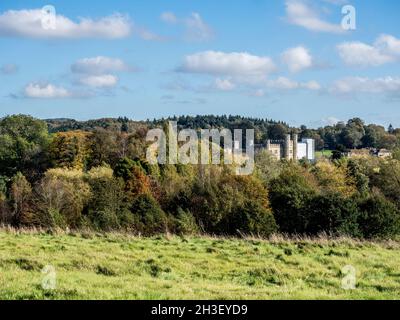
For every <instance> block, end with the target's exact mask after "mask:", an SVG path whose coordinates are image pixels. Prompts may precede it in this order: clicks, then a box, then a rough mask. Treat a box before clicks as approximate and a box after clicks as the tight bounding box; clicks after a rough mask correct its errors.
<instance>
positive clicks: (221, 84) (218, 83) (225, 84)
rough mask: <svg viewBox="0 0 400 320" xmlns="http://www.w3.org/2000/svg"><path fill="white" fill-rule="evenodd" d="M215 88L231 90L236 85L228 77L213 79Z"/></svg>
mask: <svg viewBox="0 0 400 320" xmlns="http://www.w3.org/2000/svg"><path fill="white" fill-rule="evenodd" d="M215 88H216V89H218V90H221V91H232V90H233V89H235V88H236V85H235V84H234V83H233V82H232V81H231V80H229V79H219V78H218V79H215Z"/></svg>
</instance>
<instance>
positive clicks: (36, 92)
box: [24, 83, 72, 99]
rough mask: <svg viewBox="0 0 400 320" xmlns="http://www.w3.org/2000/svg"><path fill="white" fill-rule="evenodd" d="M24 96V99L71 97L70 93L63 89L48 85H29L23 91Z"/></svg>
mask: <svg viewBox="0 0 400 320" xmlns="http://www.w3.org/2000/svg"><path fill="white" fill-rule="evenodd" d="M24 96H25V97H26V98H38V99H55V98H69V97H72V93H71V92H69V91H68V90H67V89H65V88H63V87H57V86H55V85H53V84H50V83H48V84H39V83H29V84H28V85H27V86H26V87H25V89H24Z"/></svg>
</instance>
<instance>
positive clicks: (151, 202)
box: [131, 193, 167, 235]
mask: <svg viewBox="0 0 400 320" xmlns="http://www.w3.org/2000/svg"><path fill="white" fill-rule="evenodd" d="M131 211H132V213H133V217H134V220H133V221H134V228H135V229H136V231H138V232H141V233H143V234H144V235H152V234H158V233H163V232H165V231H166V227H167V215H166V214H165V212H164V211H163V210H162V209H161V208H160V206H159V204H158V203H157V201H156V200H155V199H154V198H153V197H152V196H151V195H150V194H147V193H145V194H141V195H139V196H138V197H137V198H136V199H135V200H134V202H133V204H132V207H131Z"/></svg>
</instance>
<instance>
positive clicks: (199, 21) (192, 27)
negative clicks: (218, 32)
mask: <svg viewBox="0 0 400 320" xmlns="http://www.w3.org/2000/svg"><path fill="white" fill-rule="evenodd" d="M160 18H161V20H162V21H164V22H165V23H168V24H176V25H179V26H181V27H183V28H184V29H185V34H184V39H185V40H186V41H192V42H193V41H199V42H202V41H207V40H210V39H212V38H213V37H214V31H213V29H212V28H211V27H210V26H209V25H208V24H207V23H206V22H205V21H204V20H203V18H202V17H201V15H200V14H199V13H197V12H192V13H191V14H190V15H189V16H188V17H186V18H178V17H177V16H176V15H175V13H173V12H171V11H166V12H163V13H162V14H161V16H160Z"/></svg>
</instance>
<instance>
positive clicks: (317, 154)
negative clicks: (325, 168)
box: [315, 150, 333, 159]
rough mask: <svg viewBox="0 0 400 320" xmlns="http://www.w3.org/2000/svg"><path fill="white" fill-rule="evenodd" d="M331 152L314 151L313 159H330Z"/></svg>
mask: <svg viewBox="0 0 400 320" xmlns="http://www.w3.org/2000/svg"><path fill="white" fill-rule="evenodd" d="M332 154H333V150H324V151H316V152H315V157H316V158H317V159H319V158H322V157H325V158H330V157H332Z"/></svg>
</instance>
